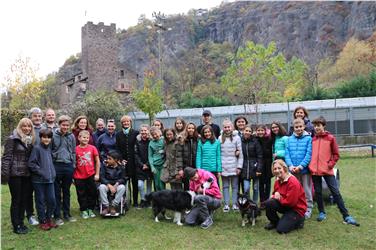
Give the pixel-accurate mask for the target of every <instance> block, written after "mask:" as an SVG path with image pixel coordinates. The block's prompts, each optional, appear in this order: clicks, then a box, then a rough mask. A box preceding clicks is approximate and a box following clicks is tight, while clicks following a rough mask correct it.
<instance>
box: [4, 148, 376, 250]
mask: <svg viewBox="0 0 376 250" xmlns="http://www.w3.org/2000/svg"><path fill="white" fill-rule="evenodd" d="M375 163H376V161H375V158H374V159H372V158H370V157H367V156H361V157H353V156H349V155H347V156H344V157H342V159H341V160H340V162H339V164H338V167H339V169H340V174H341V193H342V196H343V197H344V200H345V204H346V206H347V208H348V209H349V211H350V213H351V215H353V216H354V217H355V218H356V219H357V220H358V222H359V223H360V224H361V226H360V227H354V226H349V225H345V224H343V223H342V216H341V214H340V213H339V211H338V209H337V207H336V206H328V205H327V207H326V210H327V211H326V212H327V216H328V218H327V220H326V221H323V222H321V223H318V222H316V220H315V218H316V216H317V207H315V208H314V213H313V217H312V218H311V219H309V220H308V221H306V223H305V227H304V229H302V230H299V231H294V232H292V233H290V234H287V235H279V234H278V233H277V232H275V231H266V230H265V229H264V228H263V227H264V225H265V224H266V223H267V219H266V217H265V213H264V212H263V214H262V216H261V217H259V218H258V221H257V223H256V226H254V227H251V226H250V225H247V226H246V227H241V226H240V224H241V219H240V215H239V213H234V212H230V213H227V214H224V213H223V212H222V210H218V211H216V213H215V215H214V221H215V222H214V225H213V226H212V227H211V228H209V229H208V230H203V229H201V228H199V227H188V226H182V227H179V226H177V225H176V224H173V223H172V222H171V221H166V220H161V222H160V223H155V222H154V220H153V216H152V211H151V209H143V210H136V209H133V208H132V209H131V210H130V211H129V212H128V213H127V214H126V215H125V216H124V217H120V218H117V219H103V218H100V217H97V218H94V219H87V220H83V219H81V218H79V211H78V203H77V199H76V195H75V189H74V187H73V186H72V190H71V193H72V198H71V201H72V205H71V206H72V208H71V210H72V213H73V216H75V217H77V218H78V221H77V222H74V223H65V224H64V225H63V226H61V227H59V228H57V229H55V230H50V231H47V232H44V231H41V230H39V229H38V228H37V227H33V228H32V231H31V233H29V234H27V235H16V234H14V233H12V231H11V223H10V218H9V206H10V194H9V189H8V187H7V186H2V190H1V194H2V196H1V208H2V211H1V230H2V232H1V243H2V245H1V247H2V249H34V248H35V249H121V248H125V249H176V248H178V249H192V248H195V249H282V248H289V249H298V248H304V249H374V247H375V244H376V240H375V229H376V213H375V208H374V206H375V205H376V203H375V200H376V195H375V194H376V188H375V187H376V182H375V177H376V176H375V173H376V164H375ZM170 214H171V215H172V213H170Z"/></svg>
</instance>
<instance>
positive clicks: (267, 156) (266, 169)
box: [256, 124, 273, 208]
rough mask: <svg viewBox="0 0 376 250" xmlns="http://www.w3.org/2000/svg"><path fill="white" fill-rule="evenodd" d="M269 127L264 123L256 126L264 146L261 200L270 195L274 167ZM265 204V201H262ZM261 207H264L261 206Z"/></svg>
mask: <svg viewBox="0 0 376 250" xmlns="http://www.w3.org/2000/svg"><path fill="white" fill-rule="evenodd" d="M266 131H267V127H266V126H265V125H263V124H259V125H257V126H256V136H257V138H258V140H259V142H260V145H261V148H262V175H261V176H260V201H261V202H263V201H266V200H267V199H268V198H269V196H270V190H271V179H272V177H273V173H272V171H271V169H272V158H273V157H272V139H271V138H270V136H267V133H266ZM261 204H263V203H261ZM261 208H263V207H262V206H261Z"/></svg>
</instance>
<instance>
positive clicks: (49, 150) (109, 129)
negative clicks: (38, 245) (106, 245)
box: [1, 107, 358, 234]
mask: <svg viewBox="0 0 376 250" xmlns="http://www.w3.org/2000/svg"><path fill="white" fill-rule="evenodd" d="M42 117H43V112H42V110H40V109H39V108H32V109H31V110H30V112H29V118H22V119H21V120H20V122H19V124H18V126H17V128H16V129H15V130H14V132H13V134H12V135H11V136H10V137H9V138H8V139H7V141H6V143H5V146H4V154H3V156H2V169H1V180H2V183H8V184H9V189H10V192H11V197H12V198H11V209H10V213H11V221H12V225H13V231H14V232H15V233H17V234H25V233H27V232H28V228H27V227H26V226H25V225H24V217H25V213H26V216H27V218H28V221H29V223H30V224H32V225H36V224H38V223H39V226H40V228H41V229H43V230H50V229H52V228H56V227H57V226H60V225H63V224H64V221H68V222H74V221H76V219H75V218H74V217H72V216H71V212H70V187H71V184H72V182H73V181H74V184H75V187H76V192H77V199H78V203H79V206H80V212H81V217H82V218H83V219H88V218H92V217H95V216H96V214H95V212H94V211H95V207H96V205H98V196H99V198H100V201H99V203H100V204H101V206H102V209H101V211H102V214H108V213H110V214H115V213H117V212H118V210H119V206H120V202H121V200H122V197H123V196H124V194H125V191H126V186H127V184H128V183H129V188H130V190H131V192H130V194H129V196H130V200H131V204H133V206H134V207H136V208H147V207H150V204H149V203H148V201H147V200H146V199H145V195H146V194H147V193H150V192H151V191H152V187H154V190H155V191H159V190H163V189H165V188H166V183H168V184H169V186H170V188H171V189H172V190H187V191H188V190H191V191H194V192H196V193H197V194H200V195H198V196H197V197H196V198H195V206H196V207H198V208H199V209H192V210H191V212H190V213H189V214H187V216H186V223H187V224H190V225H196V224H200V225H201V227H202V228H205V229H206V228H208V227H210V226H211V225H212V224H213V211H214V210H215V209H218V208H219V207H220V206H221V202H223V212H225V213H227V212H229V211H230V210H231V209H232V210H233V211H238V210H239V208H238V206H237V195H238V192H240V191H241V192H243V193H244V194H247V195H249V194H250V193H251V191H252V199H253V201H255V202H258V201H260V207H261V209H265V210H266V216H267V218H268V219H269V221H270V223H269V224H268V225H266V226H265V228H266V229H273V228H276V229H277V231H278V232H280V233H287V232H289V231H291V230H293V229H297V228H301V227H303V224H304V220H305V219H307V218H310V217H311V214H312V208H313V199H312V180H313V184H314V190H315V195H316V198H317V204H318V209H319V216H318V218H317V220H318V221H322V220H324V219H326V213H325V210H324V205H323V201H322V191H321V190H322V188H321V179H322V177H324V179H325V181H326V182H327V184H328V187H329V189H330V191H331V192H332V195H333V196H334V201H335V202H336V203H337V205H338V208H339V209H340V212H341V213H342V215H343V218H344V222H346V223H348V224H353V225H358V224H357V222H356V221H355V220H354V218H353V217H351V216H350V215H349V214H348V211H347V209H346V207H345V205H344V202H343V200H342V197H341V194H340V192H339V190H338V184H337V183H336V179H335V177H334V173H333V168H334V166H335V164H336V162H337V161H338V159H339V153H338V145H337V144H336V141H335V138H334V136H333V135H331V134H330V133H329V132H327V131H326V130H325V126H326V121H325V119H324V118H322V117H319V118H317V119H315V120H314V121H313V122H312V123H311V122H310V121H309V120H308V112H307V110H306V109H305V108H304V107H297V108H296V109H295V112H294V121H293V125H292V130H291V131H290V133H287V131H286V130H285V128H284V127H283V126H282V125H281V123H279V122H272V123H271V125H270V129H269V128H268V127H267V126H266V125H263V124H260V125H253V126H251V125H250V124H248V120H247V118H246V117H245V116H239V117H237V118H236V119H235V120H234V122H232V121H231V120H229V119H225V120H224V121H223V124H222V127H220V126H218V125H216V124H214V123H213V122H212V114H211V112H210V111H209V110H205V111H204V112H203V114H202V121H203V124H201V125H199V126H196V124H194V123H192V122H186V121H185V120H184V119H182V118H177V119H176V120H175V123H174V126H173V127H172V128H164V126H163V123H162V121H160V120H155V121H154V122H153V124H152V126H151V127H149V126H148V125H146V124H143V125H141V126H140V128H139V131H138V130H136V129H134V128H133V126H132V125H133V124H132V118H131V117H130V116H127V115H124V116H123V117H122V118H121V119H120V124H121V128H120V129H119V130H116V123H115V120H114V119H110V120H107V124H105V121H104V120H103V119H98V120H97V121H96V130H95V131H94V129H93V128H92V126H91V125H90V123H89V120H88V118H87V117H86V116H79V117H77V118H76V119H75V120H74V122H73V124H72V122H71V118H70V117H69V116H67V115H62V116H60V117H59V118H58V119H57V123H56V122H55V112H54V111H53V110H52V109H48V110H46V112H45V116H44V117H45V122H44V123H43V120H42ZM288 135H289V136H288ZM273 176H275V177H276V181H275V184H274V190H273V192H272V195H271V178H272V177H273ZM204 183H210V185H209V186H207V187H205V188H204V187H203V184H204ZM251 184H252V185H251ZM145 186H146V187H145ZM220 186H222V192H221V191H220ZM230 190H231V195H230ZM33 192H34V193H35V194H34V196H35V203H36V209H37V213H38V220H36V218H35V216H34V215H33V212H34V211H33V207H34V205H33ZM222 193H223V199H222ZM109 194H110V196H112V197H113V198H112V199H111V200H109V199H108V198H109ZM139 197H140V200H139ZM230 200H231V201H230ZM139 201H140V202H139ZM61 212H63V216H61ZM278 213H282V214H283V216H282V217H281V218H280V217H279V216H278ZM63 219H64V220H63ZM38 221H39V222H38Z"/></svg>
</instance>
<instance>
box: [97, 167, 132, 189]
mask: <svg viewBox="0 0 376 250" xmlns="http://www.w3.org/2000/svg"><path fill="white" fill-rule="evenodd" d="M100 182H101V184H104V185H107V184H111V185H115V184H116V182H117V183H119V185H120V184H123V185H125V183H126V180H125V168H124V167H123V166H120V165H118V166H116V167H110V166H105V165H102V166H101V170H100Z"/></svg>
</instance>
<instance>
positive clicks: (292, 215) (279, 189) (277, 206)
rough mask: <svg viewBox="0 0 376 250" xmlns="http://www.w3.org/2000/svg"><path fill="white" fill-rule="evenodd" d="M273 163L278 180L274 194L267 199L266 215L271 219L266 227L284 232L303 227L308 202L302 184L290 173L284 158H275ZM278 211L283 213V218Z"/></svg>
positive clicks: (275, 183)
mask: <svg viewBox="0 0 376 250" xmlns="http://www.w3.org/2000/svg"><path fill="white" fill-rule="evenodd" d="M272 165H273V174H274V176H275V177H276V180H275V182H274V190H273V194H272V196H271V197H270V199H268V200H267V201H265V207H266V217H267V218H268V220H269V221H270V223H269V224H268V225H266V226H265V229H266V230H272V229H274V228H276V230H277V232H278V233H280V234H282V233H288V232H291V231H292V230H294V229H299V228H303V226H304V213H305V211H306V210H307V203H306V199H305V194H304V190H303V188H302V185H301V184H300V183H299V181H298V180H297V179H296V177H295V176H293V175H291V174H290V173H289V171H288V167H287V165H286V163H285V162H284V161H283V160H275V161H274V162H273V164H272ZM278 213H282V214H283V215H282V217H281V218H279V216H278Z"/></svg>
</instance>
